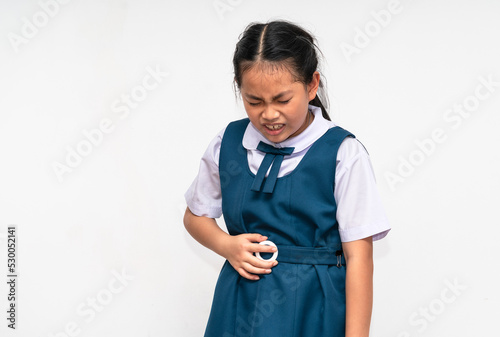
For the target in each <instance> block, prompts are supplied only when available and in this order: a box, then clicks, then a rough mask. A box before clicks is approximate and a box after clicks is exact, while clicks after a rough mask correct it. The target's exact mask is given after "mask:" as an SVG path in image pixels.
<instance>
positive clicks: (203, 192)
mask: <svg viewBox="0 0 500 337" xmlns="http://www.w3.org/2000/svg"><path fill="white" fill-rule="evenodd" d="M224 131H225V128H224V129H223V130H222V131H220V132H219V134H217V136H216V137H215V138H214V139H213V140H212V141H211V142H210V144H209V145H208V147H207V149H206V151H205V153H204V154H203V156H202V158H201V161H200V167H199V170H198V175H197V176H196V178H195V179H194V181H193V182H192V183H191V186H190V187H189V189H188V190H187V191H186V193H185V194H184V198H185V200H186V203H187V206H188V207H189V209H190V210H191V212H192V213H193V214H195V215H197V216H206V217H209V218H219V217H220V216H221V215H222V195H221V187H220V178H219V153H220V145H221V142H222V136H223V135H224Z"/></svg>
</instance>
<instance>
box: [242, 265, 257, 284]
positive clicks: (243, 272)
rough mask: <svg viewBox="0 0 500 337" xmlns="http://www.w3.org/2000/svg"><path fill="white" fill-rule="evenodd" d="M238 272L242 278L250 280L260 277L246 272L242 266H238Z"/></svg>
mask: <svg viewBox="0 0 500 337" xmlns="http://www.w3.org/2000/svg"><path fill="white" fill-rule="evenodd" d="M238 273H239V274H240V275H241V276H243V277H244V278H246V279H248V280H251V281H257V280H260V277H259V276H257V275H254V274H250V273H249V272H247V271H246V270H245V269H244V268H239V269H238Z"/></svg>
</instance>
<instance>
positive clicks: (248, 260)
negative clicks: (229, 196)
mask: <svg viewBox="0 0 500 337" xmlns="http://www.w3.org/2000/svg"><path fill="white" fill-rule="evenodd" d="M184 226H185V227H186V230H187V231H188V232H189V234H191V236H192V237H193V238H194V239H195V240H196V241H198V242H199V243H201V244H202V245H203V246H205V247H207V248H208V249H210V250H212V251H214V252H215V253H217V254H219V255H221V256H222V257H224V258H226V259H227V260H228V261H229V263H230V264H231V265H232V266H233V268H234V269H235V270H236V271H237V272H238V273H239V274H240V275H241V276H243V277H245V278H247V279H249V280H255V281H256V280H258V279H259V276H257V275H255V274H269V273H270V272H271V268H272V267H274V266H276V265H277V264H278V261H262V260H260V259H258V258H257V257H255V256H254V255H253V253H254V252H261V253H272V252H274V251H275V250H276V248H274V247H270V246H264V245H259V244H258V242H262V241H265V240H267V237H265V236H262V235H260V234H240V235H235V236H232V235H229V234H227V233H226V232H224V231H223V230H222V229H221V228H220V227H219V226H218V225H217V222H216V221H215V219H212V218H208V217H204V216H197V215H195V214H193V213H192V212H191V210H190V209H189V207H188V208H186V213H185V214H184Z"/></svg>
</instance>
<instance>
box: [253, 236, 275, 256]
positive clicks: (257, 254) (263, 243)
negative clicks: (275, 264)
mask: <svg viewBox="0 0 500 337" xmlns="http://www.w3.org/2000/svg"><path fill="white" fill-rule="evenodd" d="M259 245H266V246H273V247H276V245H275V244H274V242H272V241H269V240H267V241H262V242H259ZM276 249H278V247H276ZM255 256H257V257H258V258H259V259H261V260H262V261H274V260H276V258H277V257H278V251H275V252H274V254H273V256H271V257H270V258H269V259H267V260H266V259H264V258H263V257H262V256H260V252H255Z"/></svg>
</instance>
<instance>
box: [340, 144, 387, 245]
mask: <svg viewBox="0 0 500 337" xmlns="http://www.w3.org/2000/svg"><path fill="white" fill-rule="evenodd" d="M334 195H335V200H336V202H337V221H338V223H339V233H340V238H341V241H342V242H349V241H354V240H360V239H363V238H366V237H369V236H372V240H373V241H375V240H380V239H382V238H384V237H385V236H386V235H387V233H388V232H389V230H390V229H391V228H390V224H389V221H388V219H387V216H386V214H385V211H384V208H383V205H382V200H381V197H380V194H379V192H378V189H377V186H376V181H375V174H374V172H373V167H372V164H371V161H370V157H369V155H368V152H367V151H366V149H365V148H364V146H363V144H361V142H360V141H359V140H357V139H356V138H352V137H346V139H344V141H343V142H342V144H341V145H340V147H339V151H338V154H337V167H336V171H335V191H334Z"/></svg>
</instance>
